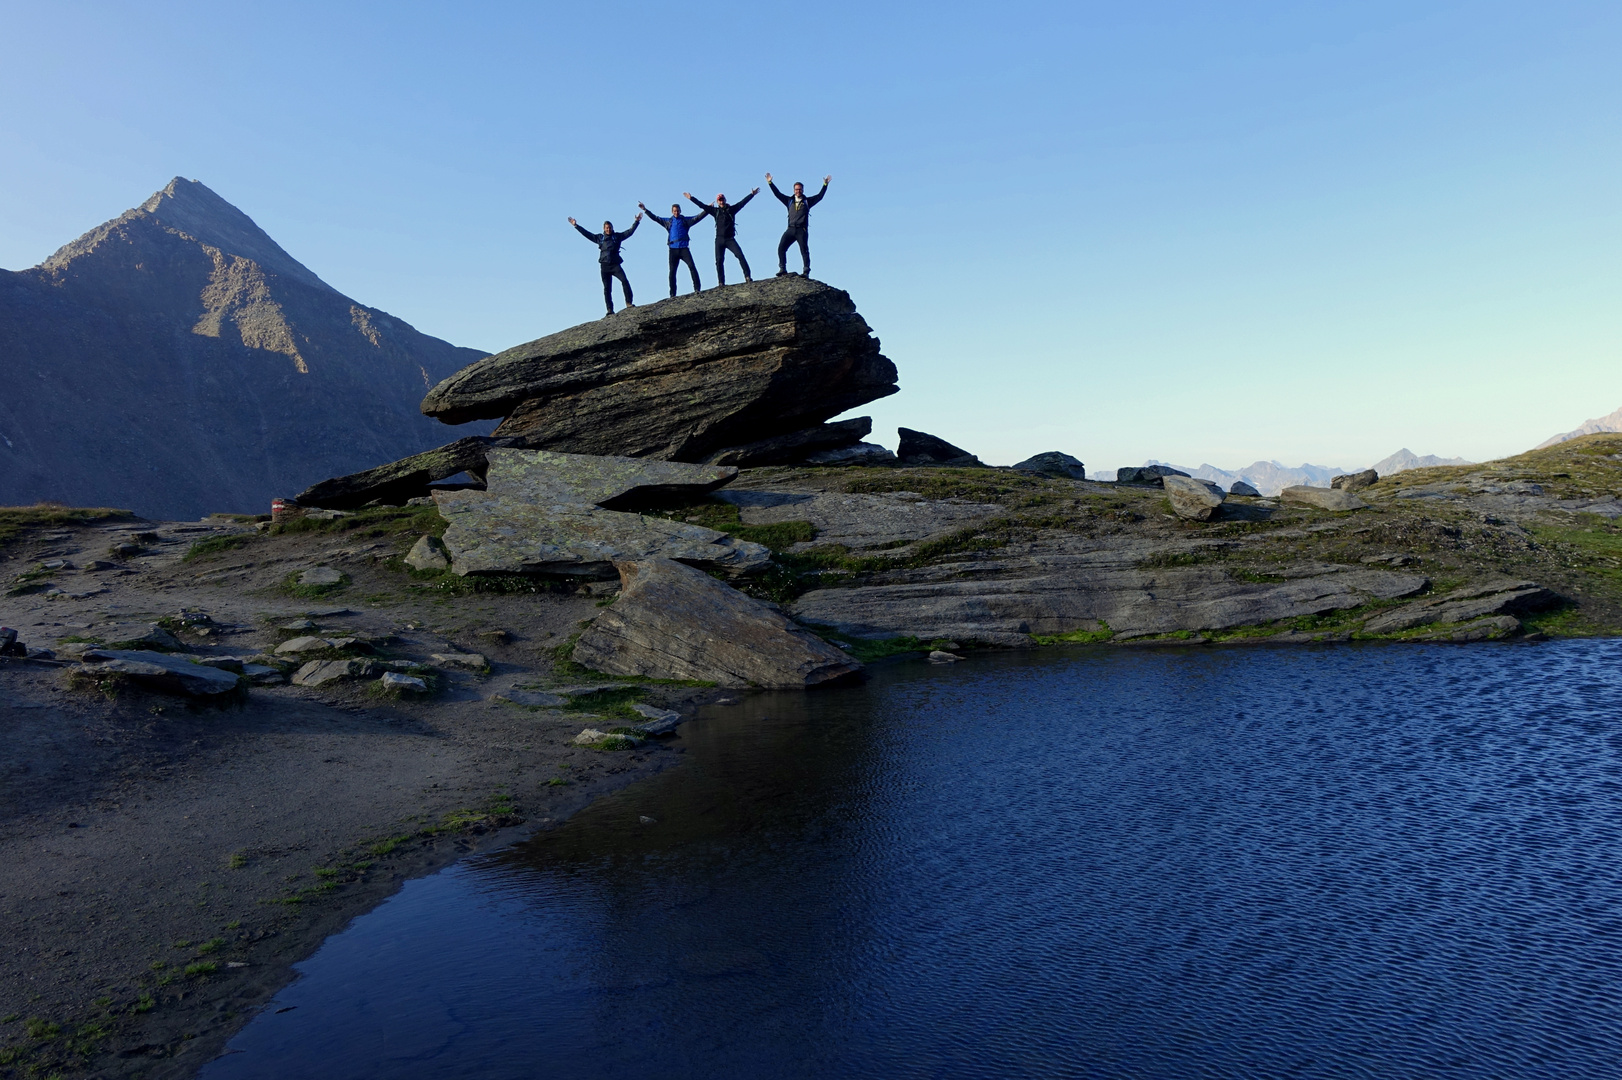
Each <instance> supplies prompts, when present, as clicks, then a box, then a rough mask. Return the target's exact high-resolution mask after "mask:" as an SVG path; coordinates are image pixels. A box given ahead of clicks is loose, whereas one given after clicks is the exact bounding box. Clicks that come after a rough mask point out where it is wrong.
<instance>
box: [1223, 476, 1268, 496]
mask: <svg viewBox="0 0 1622 1080" xmlns="http://www.w3.org/2000/svg"><path fill="white" fill-rule="evenodd" d="M1228 494H1229V495H1247V496H1249V497H1250V498H1253V499H1254V498H1255V497H1257V496H1258V495H1260V494H1261V492H1259V491H1257V490H1256V489H1255V488H1254V487H1252V486H1251V485H1249V484H1247V483H1245V482H1244V481H1243V480H1235V481H1234V482H1233V486H1232V487H1230V488H1229V489H1228Z"/></svg>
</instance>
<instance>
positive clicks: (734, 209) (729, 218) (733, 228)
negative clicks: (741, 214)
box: [687, 191, 755, 243]
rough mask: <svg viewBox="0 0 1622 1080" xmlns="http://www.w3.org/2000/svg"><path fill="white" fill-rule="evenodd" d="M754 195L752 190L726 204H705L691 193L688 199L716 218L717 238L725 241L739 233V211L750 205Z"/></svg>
mask: <svg viewBox="0 0 1622 1080" xmlns="http://www.w3.org/2000/svg"><path fill="white" fill-rule="evenodd" d="M754 197H755V193H754V192H753V191H751V192H750V193H749V194H747V195H745V196H744V197H743V198H741V199H739V200H738V201H737V202H735V203H727V204H726V205H725V206H705V205H704V204H703V203H701V202H699V201H698V200H697V199H695V198H693V197H692V196H691V195H689V196H687V199H688V201H689V202H691V203H692V204H693V205H694V206H696V207H698V208H699V209H700V210H703V211H705V212H706V213H708V214H709V215H710V217H712V218H714V219H715V239H716V240H718V241H720V242H721V243H725V242H726V241H728V240H731V239H732V238H733V237H735V236H737V235H738V225H737V217H738V211H739V210H742V209H743V208H744V207H746V206H748V205H749V200H750V199H753V198H754ZM693 220H694V221H697V220H698V218H694V219H693Z"/></svg>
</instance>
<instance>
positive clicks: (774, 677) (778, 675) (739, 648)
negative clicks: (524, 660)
mask: <svg viewBox="0 0 1622 1080" xmlns="http://www.w3.org/2000/svg"><path fill="white" fill-rule="evenodd" d="M619 571H620V580H621V582H622V586H623V587H622V590H621V592H620V595H619V599H618V600H616V601H614V603H613V605H612V606H610V607H608V608H605V609H604V610H603V613H602V614H601V615H598V616H597V619H596V621H595V622H593V623H592V624H591V626H590V627H589V628H587V630H586V632H585V633H584V634H582V635H581V636H580V640H579V641H578V642H576V644H575V647H574V661H575V663H577V664H582V665H584V666H585V667H588V668H591V669H592V670H593V671H601V672H605V673H607V674H611V675H639V676H643V677H645V678H653V679H695V680H702V681H705V682H714V683H718V684H720V685H721V686H760V687H765V688H767V689H803V688H806V687H811V686H816V685H819V684H821V683H828V682H832V681H834V680H836V679H843V678H846V677H848V676H852V675H855V674H856V673H857V672H859V671H861V670H862V665H861V664H860V663H859V662H858V661H856V660H854V659H852V658H851V657H850V656H848V655H846V654H845V653H843V652H841V651H840V650H839V649H836V648H834V647H833V646H832V645H829V644H828V643H827V642H825V641H823V640H822V639H821V638H819V637H817V636H816V635H814V634H812V633H811V632H810V631H808V630H806V629H805V628H804V627H801V626H799V625H797V624H796V623H794V622H793V621H791V620H789V619H787V618H785V617H784V616H782V615H780V614H778V613H777V612H776V611H773V610H772V609H771V608H769V607H767V606H766V605H765V604H763V603H761V602H760V601H758V600H754V599H751V598H750V597H748V596H745V595H744V594H743V593H741V592H739V591H738V590H736V589H734V588H731V587H730V586H728V585H726V584H724V583H722V582H719V581H717V580H715V579H714V578H712V577H710V576H709V575H708V574H704V573H701V572H700V571H697V570H694V569H692V568H691V567H687V566H683V565H681V564H680V563H675V562H671V561H669V560H668V559H644V560H639V561H636V562H626V563H621V564H620V565H619Z"/></svg>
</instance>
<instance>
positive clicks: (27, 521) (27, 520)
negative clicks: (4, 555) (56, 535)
mask: <svg viewBox="0 0 1622 1080" xmlns="http://www.w3.org/2000/svg"><path fill="white" fill-rule="evenodd" d="M133 517H135V513H134V512H133V511H130V510H114V509H112V508H110V507H105V506H98V507H71V506H64V505H62V504H61V503H54V502H42V503H35V504H34V505H33V506H0V547H4V546H5V545H6V544H8V543H10V542H11V541H12V540H14V539H16V538H17V537H18V536H20V535H21V534H22V532H23V530H25V529H30V528H39V527H47V526H56V525H89V524H92V523H94V522H97V521H109V520H117V519H121V518H133Z"/></svg>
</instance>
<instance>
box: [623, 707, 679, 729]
mask: <svg viewBox="0 0 1622 1080" xmlns="http://www.w3.org/2000/svg"><path fill="white" fill-rule="evenodd" d="M631 708H632V710H634V711H635V712H636V713H638V714H639V715H641V716H642V717H643V718H644V721H645V722H644V723H641V724H636V725H634V726H635V727H636V730H637V731H640V732H641V733H642V734H644V735H666V734H669V733H670V732H672V731H675V730H676V728H677V727H679V726H680V725H681V713H679V712H676V711H675V710H673V709H661V708H659V707H658V706H657V705H645V704H643V703H642V702H640V701H637V702H632V704H631Z"/></svg>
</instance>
